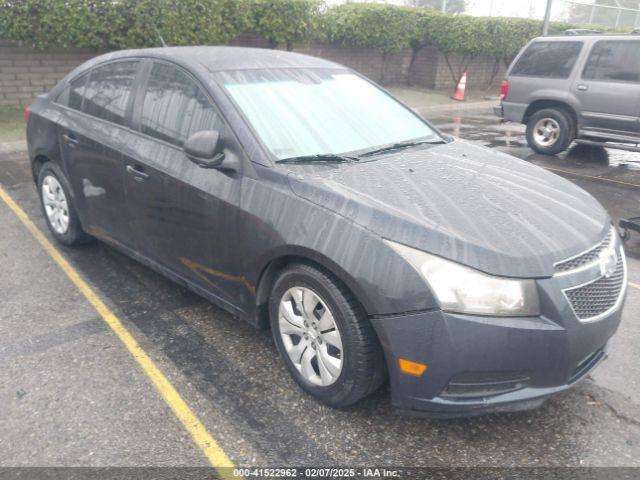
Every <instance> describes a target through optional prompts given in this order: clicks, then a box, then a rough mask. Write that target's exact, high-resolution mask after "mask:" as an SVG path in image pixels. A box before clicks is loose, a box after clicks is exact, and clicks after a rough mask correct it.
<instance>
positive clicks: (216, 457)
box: [0, 187, 234, 478]
mask: <svg viewBox="0 0 640 480" xmlns="http://www.w3.org/2000/svg"><path fill="white" fill-rule="evenodd" d="M0 198H1V199H2V200H3V201H4V203H6V204H7V206H8V207H9V208H10V209H11V211H12V212H13V213H14V214H15V215H16V216H17V217H18V218H19V219H20V221H22V223H23V224H24V226H25V227H27V229H28V230H29V231H30V232H31V234H32V235H33V236H34V237H35V239H36V240H37V241H38V243H40V245H41V246H42V248H44V249H45V250H46V252H47V253H48V254H49V256H50V257H51V258H52V259H53V260H54V261H55V262H56V263H57V264H58V266H59V267H60V268H61V269H62V270H63V271H64V273H66V275H67V277H69V279H70V280H71V281H72V282H73V284H74V285H75V286H76V287H77V288H78V290H80V292H82V294H83V295H84V296H85V298H86V299H87V300H88V301H89V303H90V304H91V305H92V306H93V308H95V309H96V311H97V312H98V313H99V314H100V316H101V317H102V319H103V320H104V321H105V322H106V323H107V325H109V327H110V328H111V330H113V332H114V333H115V334H116V335H117V337H118V338H119V339H120V341H121V342H122V343H123V344H124V346H125V347H126V349H127V350H128V351H129V353H130V354H131V355H132V356H133V358H135V359H136V361H137V362H138V364H139V365H140V367H141V368H142V370H143V371H144V373H145V374H146V375H147V377H149V379H150V380H151V382H152V383H153V384H154V385H155V387H156V388H157V389H158V392H160V395H161V396H162V398H163V399H164V401H165V402H166V403H167V405H169V407H170V408H171V410H173V413H174V414H175V415H176V417H178V420H180V422H182V425H183V426H184V428H185V429H186V430H187V431H188V432H189V433H190V434H191V436H192V437H193V440H194V442H195V443H196V444H197V445H198V447H200V449H201V450H202V451H203V453H204V454H205V456H206V457H207V459H208V460H209V462H211V465H213V466H214V467H215V468H217V469H219V470H218V472H219V473H220V475H221V476H222V477H224V478H233V477H232V475H231V471H230V468H229V467H231V468H233V467H234V465H233V463H232V462H231V460H230V459H229V457H228V456H227V454H226V453H225V452H224V451H223V450H222V448H221V447H220V446H219V445H218V443H217V442H216V441H215V440H214V439H213V437H212V436H211V434H210V433H209V432H208V431H207V429H206V428H205V426H204V425H203V424H202V422H201V421H200V420H199V419H198V417H197V416H196V414H195V413H193V411H192V410H191V409H190V408H189V405H187V403H186V402H185V401H184V400H183V399H182V397H181V396H180V394H179V393H178V391H177V390H176V389H175V387H174V386H173V385H172V384H171V382H170V381H169V379H168V378H167V377H166V376H165V375H164V374H163V373H162V371H161V370H160V369H159V368H158V367H157V366H156V364H155V363H153V360H151V358H150V357H149V355H147V354H146V352H145V351H144V350H143V349H142V347H141V346H140V345H139V344H138V342H137V341H136V339H135V338H134V337H133V335H132V334H131V333H130V332H129V331H128V330H127V329H126V328H125V327H124V325H123V324H122V322H121V321H120V319H118V317H116V315H115V314H114V313H113V312H112V311H111V310H110V309H109V307H107V306H106V305H105V304H104V302H103V301H102V300H100V298H99V297H98V295H96V293H95V292H94V291H93V289H92V288H91V287H90V286H89V284H88V283H87V282H86V281H84V280H83V279H82V277H81V276H80V274H79V273H78V271H77V270H76V269H75V268H73V267H72V266H71V264H70V263H69V262H68V261H67V260H66V259H65V258H64V257H63V256H62V255H61V254H60V252H58V250H56V248H55V247H54V246H53V245H52V244H51V242H50V241H49V240H48V239H47V238H46V237H45V236H44V235H43V234H42V232H41V231H40V230H38V227H36V226H35V224H34V223H33V222H32V221H31V219H30V218H29V216H28V215H27V214H26V213H25V211H24V210H22V208H20V206H19V205H18V204H17V203H16V202H15V201H14V200H13V199H12V198H11V197H10V196H9V194H8V193H7V192H6V191H5V190H4V189H3V188H2V187H0ZM221 467H222V468H224V470H222V469H220V468H221ZM225 467H226V468H225Z"/></svg>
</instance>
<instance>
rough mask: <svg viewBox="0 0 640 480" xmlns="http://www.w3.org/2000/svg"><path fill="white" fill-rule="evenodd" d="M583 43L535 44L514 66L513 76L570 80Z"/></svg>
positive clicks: (530, 46)
mask: <svg viewBox="0 0 640 480" xmlns="http://www.w3.org/2000/svg"><path fill="white" fill-rule="evenodd" d="M580 50H582V42H534V43H532V44H531V45H529V47H528V48H527V49H526V50H525V52H524V53H523V54H522V55H521V56H520V58H519V59H518V62H517V63H516V64H515V65H514V66H513V69H512V70H511V75H521V76H531V77H546V78H568V77H569V75H570V74H571V70H573V66H574V65H575V63H576V59H577V58H578V54H579V53H580Z"/></svg>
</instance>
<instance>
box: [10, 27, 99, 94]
mask: <svg viewBox="0 0 640 480" xmlns="http://www.w3.org/2000/svg"><path fill="white" fill-rule="evenodd" d="M94 55H95V53H91V52H86V51H81V50H75V51H73V50H70V51H66V52H53V53H50V52H47V53H42V52H36V51H34V50H32V49H30V48H26V47H20V46H18V45H16V44H14V43H11V42H8V41H6V40H0V105H25V104H27V103H29V102H30V101H31V100H32V99H33V98H34V97H35V96H36V95H38V94H40V93H42V92H46V91H48V90H50V89H51V88H52V87H53V86H54V85H55V84H56V83H57V82H58V81H59V80H60V79H61V78H63V77H64V76H65V75H66V74H67V73H69V72H70V71H71V70H72V69H73V68H74V67H76V66H78V65H79V64H81V63H82V62H84V61H86V60H88V59H89V58H91V57H93V56H94Z"/></svg>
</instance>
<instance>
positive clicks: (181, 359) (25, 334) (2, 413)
mask: <svg viewBox="0 0 640 480" xmlns="http://www.w3.org/2000/svg"><path fill="white" fill-rule="evenodd" d="M425 114H426V116H427V117H428V118H430V119H431V120H432V121H433V122H434V123H435V124H436V125H438V126H440V127H441V128H442V129H443V130H444V131H446V132H447V133H451V134H454V135H457V136H460V137H462V138H466V139H469V140H472V141H474V142H479V143H481V144H484V145H487V146H489V147H491V148H496V149H500V150H502V151H506V152H508V153H511V154H514V155H516V156H518V157H520V158H524V159H526V160H528V161H531V162H533V163H536V164H538V165H540V166H543V167H545V168H549V169H550V170H552V171H554V172H556V173H558V174H560V175H562V176H565V177H566V178H568V179H570V180H571V181H574V182H576V183H577V184H579V185H580V186H581V187H583V188H585V189H586V190H588V191H589V192H591V193H592V194H593V195H594V196H596V197H597V198H598V199H599V200H600V201H601V202H602V204H603V205H604V206H605V207H606V208H607V209H608V211H609V212H610V214H611V215H612V217H613V218H614V219H616V220H617V219H619V218H622V217H629V216H640V155H639V154H630V153H622V152H616V151H613V150H604V149H594V148H584V147H574V148H573V149H572V150H571V151H570V152H569V153H568V154H567V155H565V156H562V157H561V158H555V157H544V156H539V155H535V154H533V153H532V151H531V150H529V149H528V148H527V147H526V143H525V141H524V135H523V127H522V126H519V125H501V124H500V123H499V121H498V120H497V119H496V118H495V117H493V116H492V115H491V113H490V110H489V107H488V106H480V107H477V108H467V107H460V108H454V109H452V108H443V109H434V110H431V111H428V112H425ZM0 186H2V188H3V189H4V190H5V191H6V192H7V193H8V194H9V195H10V196H11V198H13V200H14V201H15V202H16V203H17V205H19V207H20V208H21V209H22V210H24V212H26V214H27V215H28V217H29V218H30V219H31V221H32V222H34V224H35V225H36V227H37V228H38V229H39V230H40V231H41V232H43V233H44V235H45V236H46V237H47V238H50V239H51V237H50V235H49V233H48V230H47V228H46V225H45V223H44V219H43V217H42V215H41V213H40V208H39V205H38V199H37V195H36V191H35V188H34V185H33V183H32V180H31V177H30V174H29V168H28V162H27V157H26V153H25V152H24V150H23V149H22V147H21V146H20V145H13V146H5V147H2V148H0ZM51 240H52V239H51ZM56 248H57V250H58V251H59V252H61V253H62V255H63V257H64V258H65V259H66V260H68V262H69V263H70V265H71V267H72V268H73V269H74V271H77V272H78V273H79V274H80V275H81V277H82V278H83V279H84V280H85V281H86V282H87V284H88V285H90V287H91V289H92V290H93V291H94V292H95V293H96V294H97V295H98V296H99V298H100V299H102V301H104V302H105V304H106V305H107V307H108V308H109V309H110V310H111V311H112V312H114V313H115V315H116V316H117V317H118V318H119V320H120V321H121V322H122V324H123V325H124V327H125V328H126V329H127V330H128V331H129V332H131V334H132V335H133V336H134V337H135V339H136V340H137V342H138V343H139V345H140V347H141V348H142V349H143V350H144V351H145V352H146V354H147V355H148V356H149V358H150V359H151V360H152V361H153V363H154V364H155V365H157V367H158V368H159V369H160V370H161V371H162V372H163V373H164V375H165V376H166V377H167V379H168V380H169V381H170V382H171V384H172V385H173V386H174V387H175V389H176V390H177V392H179V394H180V396H181V398H182V399H184V402H185V403H186V404H187V405H188V406H189V408H190V409H191V411H192V412H193V413H194V414H195V415H196V416H197V418H199V420H200V421H201V422H202V425H203V426H204V428H205V429H206V431H208V432H209V433H210V435H211V437H212V438H213V439H215V442H216V443H217V445H219V446H220V447H221V449H222V450H224V452H225V454H226V455H228V457H229V458H230V459H231V461H233V462H234V464H236V465H245V466H249V465H263V466H267V465H270V466H286V465H325V466H326V465H349V466H368V465H377V466H384V465H388V466H432V467H437V466H476V465H484V466H640V362H638V359H640V323H639V322H638V319H639V318H640V235H638V234H633V235H632V238H631V239H630V241H629V242H628V245H627V252H628V258H629V280H630V282H631V283H630V287H629V291H628V298H627V305H626V309H625V312H624V315H623V320H622V325H621V327H620V330H619V331H618V333H617V335H616V336H615V337H614V338H613V340H612V341H611V345H610V356H609V358H608V360H607V361H606V362H604V363H603V364H602V365H601V366H600V367H599V368H598V369H597V370H596V371H595V372H593V373H592V374H591V375H590V376H589V377H588V378H587V379H586V380H584V381H583V382H581V383H580V384H579V385H577V386H576V387H575V388H573V389H571V390H570V391H568V392H567V393H565V394H562V395H560V396H558V397H556V398H553V399H551V400H550V401H548V402H547V403H546V404H545V406H544V407H543V408H541V409H539V410H536V411H532V412H526V413H514V414H500V415H487V416H482V417H476V418H470V419H456V420H431V419H425V418H415V417H406V416H399V415H395V414H394V412H393V410H392V408H391V405H390V401H389V395H388V391H387V390H386V389H382V390H381V391H380V392H379V393H377V394H376V395H374V396H373V397H371V398H369V399H367V400H365V401H363V402H361V403H359V404H358V405H355V406H353V407H351V408H349V409H347V410H343V411H335V410H332V409H329V408H327V407H325V406H323V405H320V404H319V403H317V402H315V401H314V400H312V399H311V398H310V397H308V396H306V395H304V394H303V393H302V392H301V391H300V390H299V389H298V388H297V387H296V386H295V384H294V383H293V381H292V380H291V379H290V378H289V376H288V374H287V372H286V371H285V368H284V366H283V365H282V363H281V362H280V360H279V358H278V356H277V352H276V349H275V347H274V345H273V343H272V340H271V337H270V333H269V332H265V331H256V330H255V329H253V328H252V327H250V326H249V325H247V324H244V323H242V322H240V321H237V320H236V319H234V318H233V317H232V316H231V315H229V314H227V313H225V312H223V311H221V310H219V309H218V308H216V307H214V306H212V305H211V304H209V303H207V302H206V301H205V300H203V299H201V298H200V297H198V296H197V295H195V294H193V293H191V292H189V291H187V290H185V289H183V288H181V287H179V286H177V285H175V284H173V283H172V282H170V281H168V280H165V279H164V278H163V277H161V276H160V275H158V274H156V273H154V272H153V271H151V270H149V269H147V268H145V267H143V266H142V265H140V264H138V263H136V262H135V261H133V260H130V259H128V258H127V257H125V256H123V255H121V254H120V253H118V252H116V251H115V250H113V249H111V248H109V247H107V246H105V245H103V244H100V243H97V244H94V245H89V246H85V247H82V248H77V249H67V248H62V247H59V246H56ZM0 265H1V266H2V269H1V270H0V292H2V294H1V295H2V297H1V298H2V303H1V304H0V305H1V306H0V385H1V386H2V388H0V405H2V409H1V410H0V465H2V466H45V465H46V466H78V465H81V466H169V465H171V466H181V465H184V466H187V465H188V466H205V465H208V460H207V457H206V456H205V455H204V454H203V452H202V450H201V448H199V446H198V445H197V444H196V443H195V442H194V441H193V438H192V435H191V434H190V433H189V431H187V429H185V428H184V425H183V423H182V422H181V421H180V420H179V418H178V417H177V416H176V415H175V414H174V412H173V411H172V410H171V408H170V407H169V406H168V404H167V402H165V401H164V399H163V397H162V395H161V394H160V393H159V391H158V390H157V389H156V388H155V387H154V385H153V384H152V383H151V381H150V380H149V378H148V376H147V375H146V374H145V372H144V370H143V369H141V368H140V366H139V364H138V363H137V361H136V360H135V359H134V358H133V356H132V355H131V354H130V352H129V351H128V350H127V349H126V348H125V347H124V346H123V344H122V342H121V341H120V340H119V339H118V337H117V336H116V335H115V334H114V333H113V331H112V330H111V329H110V328H109V326H108V325H107V324H106V323H105V322H104V321H103V318H102V317H101V316H100V315H99V314H98V313H97V312H96V310H95V309H94V308H93V307H92V306H91V304H90V303H89V302H88V301H87V299H86V298H85V296H84V295H83V294H82V293H81V292H80V291H79V290H78V288H77V287H76V285H74V284H73V283H72V282H71V281H70V280H69V278H68V277H67V275H66V274H65V273H64V271H63V270H62V269H60V268H59V266H58V265H57V264H56V263H55V262H54V261H53V260H52V258H51V256H50V255H49V253H48V252H47V251H46V250H45V249H43V247H42V245H41V244H40V243H38V241H36V239H35V238H34V236H33V235H32V233H30V231H29V230H28V229H27V228H25V226H24V224H23V223H22V222H21V221H20V219H19V218H18V217H17V216H16V215H15V213H14V211H12V210H11V209H10V208H9V207H8V206H7V204H5V203H4V202H0Z"/></svg>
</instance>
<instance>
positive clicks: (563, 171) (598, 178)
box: [542, 166, 640, 187]
mask: <svg viewBox="0 0 640 480" xmlns="http://www.w3.org/2000/svg"><path fill="white" fill-rule="evenodd" d="M542 168H544V169H545V170H551V171H552V172H561V173H566V174H569V175H573V176H576V177H582V178H589V179H591V180H600V181H602V182H611V183H619V184H621V185H628V186H630V187H640V185H638V184H637V183H630V182H623V181H622V180H614V179H612V178H604V177H598V176H596V175H585V174H584V173H575V172H572V171H571V170H564V169H562V168H553V167H545V166H543V167H542Z"/></svg>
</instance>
